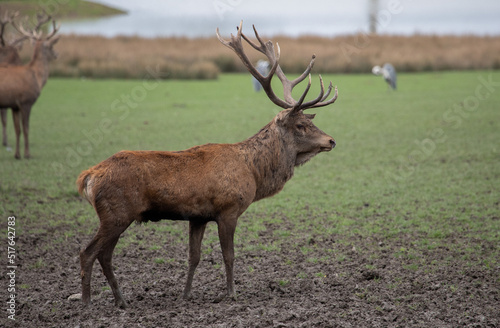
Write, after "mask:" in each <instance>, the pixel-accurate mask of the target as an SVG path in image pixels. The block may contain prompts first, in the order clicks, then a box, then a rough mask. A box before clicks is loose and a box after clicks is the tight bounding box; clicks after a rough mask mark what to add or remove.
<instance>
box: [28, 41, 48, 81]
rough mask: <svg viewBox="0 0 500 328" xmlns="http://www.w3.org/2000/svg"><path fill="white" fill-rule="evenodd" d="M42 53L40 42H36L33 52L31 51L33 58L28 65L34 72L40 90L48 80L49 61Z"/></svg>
mask: <svg viewBox="0 0 500 328" xmlns="http://www.w3.org/2000/svg"><path fill="white" fill-rule="evenodd" d="M43 51H44V49H43V44H42V41H37V43H36V45H35V50H33V56H32V57H31V61H30V63H29V66H30V67H31V69H33V71H34V72H35V76H36V81H37V83H38V86H39V88H40V89H41V88H43V86H44V85H45V83H46V82H47V79H48V78H49V67H48V66H49V61H48V59H47V58H45V56H44V55H43V54H42V52H43Z"/></svg>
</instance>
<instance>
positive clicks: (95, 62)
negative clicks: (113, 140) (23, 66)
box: [22, 26, 500, 79]
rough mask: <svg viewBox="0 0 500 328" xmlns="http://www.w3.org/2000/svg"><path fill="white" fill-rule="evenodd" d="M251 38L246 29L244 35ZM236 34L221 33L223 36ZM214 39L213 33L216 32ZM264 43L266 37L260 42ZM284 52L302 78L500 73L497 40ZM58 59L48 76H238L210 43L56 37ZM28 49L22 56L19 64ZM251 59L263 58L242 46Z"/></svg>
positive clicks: (376, 39)
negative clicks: (391, 71)
mask: <svg viewBox="0 0 500 328" xmlns="http://www.w3.org/2000/svg"><path fill="white" fill-rule="evenodd" d="M245 31H246V32H247V34H249V35H250V32H251V29H250V26H247V28H246V29H245ZM234 32H235V31H221V34H222V35H223V36H224V37H226V38H227V37H228V36H229V34H230V33H234ZM214 35H215V31H214ZM264 39H265V40H267V39H266V38H264ZM273 41H275V42H278V43H279V45H280V48H281V54H282V56H281V60H280V65H281V66H282V68H283V70H284V71H285V72H289V73H299V72H302V70H303V69H304V68H305V66H306V65H307V63H308V62H309V60H310V58H311V55H312V54H316V56H317V59H316V63H315V66H314V67H315V68H314V70H315V71H316V72H321V73H322V74H324V73H369V72H371V69H372V67H373V66H374V65H383V64H384V63H385V62H390V63H392V64H393V65H394V66H395V67H396V69H397V70H398V71H399V72H416V71H443V70H474V69H498V68H500V37H478V36H465V37H457V36H424V35H415V36H410V37H406V36H378V35H352V36H344V37H336V38H322V37H313V36H310V37H301V38H289V37H275V38H273ZM55 48H56V50H57V51H58V53H59V58H58V59H57V61H55V62H54V63H53V64H52V65H51V76H59V77H90V78H106V77H108V78H109V77H114V78H144V77H145V76H148V68H150V69H151V68H152V67H158V68H159V70H160V71H161V72H163V74H162V78H181V79H186V78H187V79H213V78H216V77H217V76H218V74H219V73H220V72H243V71H245V68H244V66H243V65H242V64H241V63H240V62H239V59H238V58H237V57H236V56H235V55H234V54H233V53H232V52H231V51H230V50H229V49H227V48H226V47H224V46H223V45H222V44H220V42H219V41H218V40H217V39H216V38H215V37H214V38H207V39H188V38H159V39H143V38H138V37H116V38H104V37H97V36H74V35H71V36H61V40H60V41H59V43H58V44H57V46H56V47H55ZM31 53H32V50H31V47H29V46H26V47H24V49H23V51H22V57H23V59H24V61H29V59H30V57H31ZM247 54H248V55H249V57H250V58H251V60H252V61H254V62H256V61H257V60H258V59H260V58H262V57H261V56H259V55H260V54H258V53H257V52H256V51H254V50H253V49H248V48H247Z"/></svg>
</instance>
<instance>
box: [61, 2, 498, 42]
mask: <svg viewBox="0 0 500 328" xmlns="http://www.w3.org/2000/svg"><path fill="white" fill-rule="evenodd" d="M95 2H100V3H104V4H107V5H110V6H113V7H117V8H121V9H124V10H126V11H127V12H128V14H126V15H120V16H115V17H108V18H102V19H97V20H92V21H80V22H64V23H63V24H62V28H61V33H65V34H71V33H74V34H83V35H102V36H106V37H113V36H117V35H127V36H134V35H137V36H142V37H148V38H152V37H159V36H161V37H171V36H176V37H189V38H194V37H212V36H214V35H215V29H216V27H219V28H220V30H221V33H222V34H223V35H228V34H229V33H231V32H234V31H235V30H236V29H235V27H236V25H238V24H239V22H240V20H241V19H243V20H244V23H245V26H246V28H245V30H246V31H247V33H248V32H249V28H250V25H251V24H255V25H256V26H257V28H258V30H259V32H260V33H261V34H262V35H266V36H273V35H288V36H294V37H296V36H300V35H321V36H336V35H342V34H353V33H357V32H367V31H368V18H367V17H368V0H351V1H344V0H307V1H305V0H288V1H286V2H285V1H274V2H271V1H269V0H266V1H264V0H187V1H169V0H167V1H165V0H141V1H133V0H98V1H95ZM379 2H380V3H379V6H378V18H379V21H378V24H377V27H378V28H377V31H378V32H379V33H385V34H403V35H410V34H414V33H421V34H437V35H443V34H455V35H462V34H476V35H500V1H498V0H477V1H470V0H454V1H452V0H443V1H436V0H420V1H415V0H413V1H412V0H380V1H379Z"/></svg>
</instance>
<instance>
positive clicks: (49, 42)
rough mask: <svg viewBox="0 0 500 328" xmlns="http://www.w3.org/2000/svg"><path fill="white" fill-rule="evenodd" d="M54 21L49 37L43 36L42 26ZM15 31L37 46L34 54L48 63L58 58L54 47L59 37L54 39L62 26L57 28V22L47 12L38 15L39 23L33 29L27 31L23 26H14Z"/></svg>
mask: <svg viewBox="0 0 500 328" xmlns="http://www.w3.org/2000/svg"><path fill="white" fill-rule="evenodd" d="M50 20H52V32H50V33H49V34H47V35H45V36H44V35H43V32H42V31H41V30H40V29H41V27H42V25H44V24H45V23H47V22H49V21H50ZM13 26H14V27H15V29H16V30H17V31H18V32H19V33H21V34H22V35H23V36H24V37H25V38H29V39H30V40H31V41H32V42H33V43H34V44H35V51H34V54H38V53H39V55H40V57H41V58H44V59H45V60H47V61H52V60H54V59H56V58H57V53H56V52H55V51H54V49H53V46H54V44H56V42H57V41H59V37H56V38H54V36H55V35H56V33H57V32H58V31H59V28H60V26H56V21H55V20H54V19H52V17H51V16H50V15H48V14H46V13H45V12H43V13H38V14H37V23H36V25H35V26H34V27H33V29H29V30H26V29H25V28H24V26H23V25H22V24H19V26H17V25H16V24H13Z"/></svg>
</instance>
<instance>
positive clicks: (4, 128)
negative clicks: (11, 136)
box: [0, 108, 8, 147]
mask: <svg viewBox="0 0 500 328" xmlns="http://www.w3.org/2000/svg"><path fill="white" fill-rule="evenodd" d="M0 118H1V119H2V145H3V146H5V147H7V146H8V145H7V109H6V108H0Z"/></svg>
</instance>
